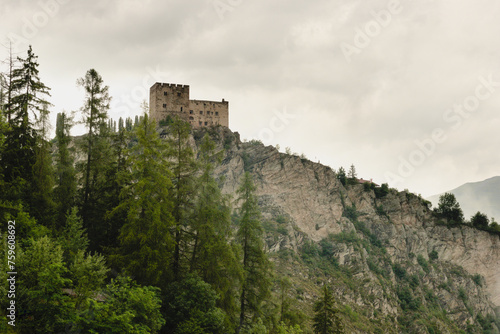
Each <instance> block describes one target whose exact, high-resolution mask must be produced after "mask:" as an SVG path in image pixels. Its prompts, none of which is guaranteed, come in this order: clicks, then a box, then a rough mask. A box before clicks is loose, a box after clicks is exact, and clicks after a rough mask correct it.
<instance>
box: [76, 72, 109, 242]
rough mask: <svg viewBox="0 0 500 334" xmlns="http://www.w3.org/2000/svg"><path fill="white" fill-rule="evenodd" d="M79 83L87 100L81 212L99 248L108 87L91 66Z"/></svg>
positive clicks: (84, 111)
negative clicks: (100, 191)
mask: <svg viewBox="0 0 500 334" xmlns="http://www.w3.org/2000/svg"><path fill="white" fill-rule="evenodd" d="M77 84H78V86H80V87H82V88H83V90H84V91H85V101H84V105H83V107H82V108H81V111H82V115H83V123H84V124H85V126H86V127H87V129H88V132H87V134H86V135H85V136H84V140H83V143H82V149H83V151H84V153H85V155H86V161H85V162H84V163H83V164H82V165H81V173H82V179H83V182H82V183H83V185H82V196H81V213H82V218H83V221H84V224H85V226H86V227H87V230H88V232H89V236H90V241H91V249H94V250H96V249H98V248H99V247H98V246H97V245H98V244H100V242H99V241H100V239H101V238H102V237H103V233H102V228H103V226H102V220H103V218H104V215H105V212H106V208H105V207H103V203H102V202H101V200H102V193H99V190H100V189H99V188H100V187H102V186H103V185H104V184H105V183H106V180H105V177H104V175H103V173H102V171H103V170H104V169H105V167H106V166H107V165H108V163H109V160H110V158H112V155H111V154H110V151H109V142H108V139H107V135H108V130H109V129H108V127H107V125H106V123H107V119H108V109H109V102H110V97H109V94H108V90H109V88H108V86H105V85H104V82H103V79H102V77H101V76H100V75H99V73H97V71H96V70H94V69H90V70H88V71H87V73H86V74H85V76H84V77H83V78H80V79H78V80H77Z"/></svg>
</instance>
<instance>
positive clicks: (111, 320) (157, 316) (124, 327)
mask: <svg viewBox="0 0 500 334" xmlns="http://www.w3.org/2000/svg"><path fill="white" fill-rule="evenodd" d="M158 294H159V289H157V288H154V287H150V286H138V285H136V284H134V283H133V282H132V281H131V279H130V278H127V277H118V278H117V279H115V280H112V281H111V283H110V284H108V285H107V286H106V289H105V291H104V292H103V296H102V298H103V302H98V301H96V300H94V299H89V300H88V302H89V307H88V308H87V309H86V310H85V311H84V312H82V313H81V314H80V315H79V317H78V319H77V321H76V325H75V327H76V328H75V329H74V330H75V331H76V332H81V331H83V332H84V333H96V334H97V333H116V334H121V333H137V334H146V333H158V331H159V330H160V328H161V326H162V325H163V324H164V323H165V320H164V319H163V317H162V315H161V312H160V307H161V301H160V298H159V296H158Z"/></svg>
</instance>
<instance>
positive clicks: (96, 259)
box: [69, 250, 108, 304]
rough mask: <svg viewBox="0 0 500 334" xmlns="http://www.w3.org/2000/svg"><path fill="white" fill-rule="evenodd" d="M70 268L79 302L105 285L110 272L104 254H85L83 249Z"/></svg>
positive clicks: (77, 254)
mask: <svg viewBox="0 0 500 334" xmlns="http://www.w3.org/2000/svg"><path fill="white" fill-rule="evenodd" d="M69 268H70V273H71V279H72V281H73V287H74V292H75V295H76V297H77V304H80V303H82V302H84V301H85V300H86V299H87V298H89V297H91V296H93V295H95V294H96V292H97V291H99V290H100V289H101V287H102V286H103V284H104V279H105V278H106V274H107V273H108V268H106V264H105V260H104V257H103V256H102V255H97V254H95V255H90V254H85V252H84V251H83V250H79V251H78V252H77V253H76V255H75V257H74V259H73V262H72V263H71V264H70V267H69Z"/></svg>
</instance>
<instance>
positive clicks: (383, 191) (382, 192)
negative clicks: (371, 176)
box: [374, 183, 389, 198]
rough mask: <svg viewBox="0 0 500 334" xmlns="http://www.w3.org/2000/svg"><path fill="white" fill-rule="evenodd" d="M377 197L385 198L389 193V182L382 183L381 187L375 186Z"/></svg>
mask: <svg viewBox="0 0 500 334" xmlns="http://www.w3.org/2000/svg"><path fill="white" fill-rule="evenodd" d="M374 191H375V197H376V198H383V197H385V196H387V194H389V185H388V184H387V183H382V185H381V186H380V187H375V189H374Z"/></svg>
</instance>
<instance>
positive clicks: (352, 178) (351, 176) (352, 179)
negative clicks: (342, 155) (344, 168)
mask: <svg viewBox="0 0 500 334" xmlns="http://www.w3.org/2000/svg"><path fill="white" fill-rule="evenodd" d="M347 180H348V181H349V184H356V183H357V181H358V175H357V173H356V167H354V164H351V167H350V168H349V173H348V175H347Z"/></svg>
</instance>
